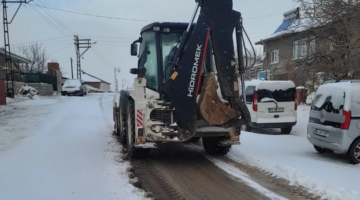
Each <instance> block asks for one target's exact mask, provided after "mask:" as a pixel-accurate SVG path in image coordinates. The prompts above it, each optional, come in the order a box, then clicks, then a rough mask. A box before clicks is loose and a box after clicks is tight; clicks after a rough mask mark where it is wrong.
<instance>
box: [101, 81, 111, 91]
mask: <svg viewBox="0 0 360 200" xmlns="http://www.w3.org/2000/svg"><path fill="white" fill-rule="evenodd" d="M99 89H100V90H102V91H104V92H110V84H108V83H100V88H99Z"/></svg>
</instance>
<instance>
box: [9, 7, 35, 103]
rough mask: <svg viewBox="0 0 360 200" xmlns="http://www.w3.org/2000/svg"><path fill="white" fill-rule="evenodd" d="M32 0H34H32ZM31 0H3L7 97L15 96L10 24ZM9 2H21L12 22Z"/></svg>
mask: <svg viewBox="0 0 360 200" xmlns="http://www.w3.org/2000/svg"><path fill="white" fill-rule="evenodd" d="M30 1H32V0H30ZM30 1H27V0H23V1H6V0H3V1H2V4H3V25H4V46H5V48H4V49H5V74H6V94H7V97H10V98H14V95H15V93H14V72H13V70H12V66H11V50H10V36H9V24H11V23H12V21H13V20H14V18H15V16H16V14H17V13H18V11H19V10H20V7H21V5H22V4H23V3H26V4H27V3H29V2H30ZM7 3H13V4H15V3H17V4H20V5H19V7H18V8H17V10H16V12H15V14H14V16H13V17H12V18H11V20H10V22H9V21H8V14H7V8H8V7H7ZM9 82H11V88H10V87H9Z"/></svg>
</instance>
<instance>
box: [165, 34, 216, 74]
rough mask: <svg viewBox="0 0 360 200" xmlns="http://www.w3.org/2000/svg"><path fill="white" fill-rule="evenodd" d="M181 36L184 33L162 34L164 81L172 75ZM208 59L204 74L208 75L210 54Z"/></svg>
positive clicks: (207, 56)
mask: <svg viewBox="0 0 360 200" xmlns="http://www.w3.org/2000/svg"><path fill="white" fill-rule="evenodd" d="M181 36H182V32H175V33H167V34H166V33H163V34H161V46H162V62H163V73H164V81H165V80H167V79H168V78H169V77H170V74H171V72H172V69H171V63H172V62H174V60H173V59H174V57H175V54H176V52H177V50H178V48H179V44H180V41H181ZM206 58H207V59H205V63H204V66H203V72H202V73H206V72H207V71H209V69H207V61H208V60H209V55H208V54H207V55H206Z"/></svg>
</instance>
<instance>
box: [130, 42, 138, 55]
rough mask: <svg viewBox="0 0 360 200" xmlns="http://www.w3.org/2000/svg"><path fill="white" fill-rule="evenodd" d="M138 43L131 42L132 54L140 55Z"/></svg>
mask: <svg viewBox="0 0 360 200" xmlns="http://www.w3.org/2000/svg"><path fill="white" fill-rule="evenodd" d="M137 50H138V45H137V44H136V43H132V44H131V55H132V56H137V55H138V51H137Z"/></svg>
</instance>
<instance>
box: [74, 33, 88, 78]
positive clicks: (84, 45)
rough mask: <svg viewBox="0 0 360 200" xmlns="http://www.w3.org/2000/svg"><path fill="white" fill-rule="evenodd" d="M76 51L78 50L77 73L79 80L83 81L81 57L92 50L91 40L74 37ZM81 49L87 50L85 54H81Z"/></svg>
mask: <svg viewBox="0 0 360 200" xmlns="http://www.w3.org/2000/svg"><path fill="white" fill-rule="evenodd" d="M74 41H75V43H74V44H75V50H76V59H77V61H76V73H77V78H78V79H81V57H82V56H83V55H84V54H85V53H86V52H87V51H88V50H89V49H90V48H91V43H90V42H91V39H79V36H77V35H75V36H74ZM80 49H85V51H84V52H82V53H80Z"/></svg>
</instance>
